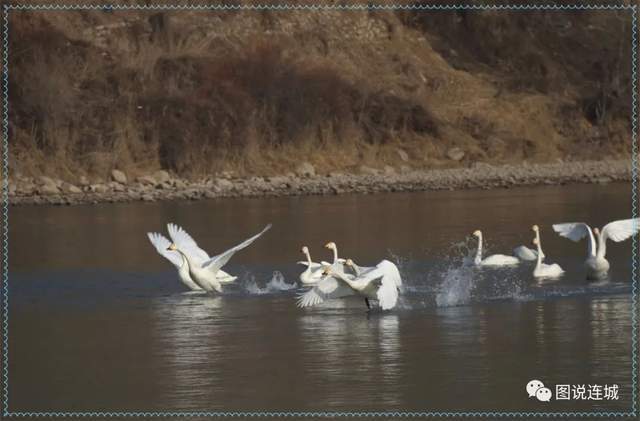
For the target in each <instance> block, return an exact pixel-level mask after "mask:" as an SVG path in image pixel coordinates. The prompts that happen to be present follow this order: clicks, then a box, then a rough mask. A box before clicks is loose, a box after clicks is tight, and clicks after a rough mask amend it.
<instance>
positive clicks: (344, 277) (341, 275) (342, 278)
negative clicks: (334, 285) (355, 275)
mask: <svg viewBox="0 0 640 421" xmlns="http://www.w3.org/2000/svg"><path fill="white" fill-rule="evenodd" d="M333 276H335V277H336V278H338V279H340V280H341V281H343V282H346V283H347V285H349V286H350V287H353V283H352V282H351V280H350V279H347V277H346V276H344V274H343V273H340V272H333Z"/></svg>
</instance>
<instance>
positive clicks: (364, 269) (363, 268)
mask: <svg viewBox="0 0 640 421" xmlns="http://www.w3.org/2000/svg"><path fill="white" fill-rule="evenodd" d="M344 264H345V266H346V267H347V268H350V269H351V271H353V274H354V275H355V276H360V275H362V274H364V273H365V272H369V271H371V270H373V269H375V268H376V267H375V266H358V265H356V264H355V262H354V261H353V259H347V260H346V261H345V263H344ZM394 266H395V265H394ZM396 269H397V267H396ZM347 275H349V274H347ZM395 279H396V281H397V282H398V283H397V285H396V286H397V287H398V288H400V287H401V286H402V278H401V277H400V276H398V277H397V278H395Z"/></svg>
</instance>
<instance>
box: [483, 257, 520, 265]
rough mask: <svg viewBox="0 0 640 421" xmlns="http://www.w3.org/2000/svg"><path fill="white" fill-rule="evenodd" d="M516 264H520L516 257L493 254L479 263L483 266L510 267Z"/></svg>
mask: <svg viewBox="0 0 640 421" xmlns="http://www.w3.org/2000/svg"><path fill="white" fill-rule="evenodd" d="M518 263H520V260H519V259H518V258H517V257H513V256H507V255H506V254H493V255H491V256H488V257H485V258H484V259H482V261H481V262H480V264H481V265H483V266H510V265H517V264H518Z"/></svg>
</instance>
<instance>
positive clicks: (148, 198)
mask: <svg viewBox="0 0 640 421" xmlns="http://www.w3.org/2000/svg"><path fill="white" fill-rule="evenodd" d="M142 200H144V201H145V202H153V201H154V200H155V198H154V197H153V195H151V194H143V195H142Z"/></svg>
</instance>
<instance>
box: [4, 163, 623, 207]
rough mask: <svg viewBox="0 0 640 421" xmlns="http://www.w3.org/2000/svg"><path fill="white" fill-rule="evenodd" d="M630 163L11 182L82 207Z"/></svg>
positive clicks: (417, 187) (604, 169)
mask: <svg viewBox="0 0 640 421" xmlns="http://www.w3.org/2000/svg"><path fill="white" fill-rule="evenodd" d="M631 177H632V169H631V161H630V160H629V161H626V160H625V161H620V160H618V161H583V162H556V163H551V164H526V163H525V164H522V165H503V166H493V165H489V164H484V163H475V164H473V165H472V166H470V167H468V168H453V169H443V170H409V169H407V168H403V169H402V170H396V169H394V168H392V167H386V168H385V169H384V170H377V169H374V168H367V167H361V168H360V173H359V174H342V173H330V174H323V175H318V174H315V171H314V169H313V166H311V165H308V164H307V165H301V166H300V167H299V168H298V170H297V172H296V173H295V174H294V173H289V174H286V175H282V176H275V177H251V178H235V177H233V175H232V174H220V175H218V176H216V177H213V176H211V177H206V178H204V179H200V180H196V181H189V180H185V179H181V178H176V177H174V176H172V175H171V174H169V173H167V172H166V171H158V172H156V173H154V174H150V175H145V176H142V177H138V178H136V179H135V180H134V181H128V180H127V177H126V175H125V174H124V173H121V172H119V171H114V172H113V173H112V181H109V182H103V183H95V184H90V183H89V182H88V180H86V179H83V178H81V180H80V183H79V185H78V186H77V185H73V184H70V183H66V182H63V181H61V180H55V179H51V178H48V177H40V178H38V179H32V178H27V177H19V178H18V179H16V180H11V181H10V183H9V203H10V204H11V205H77V204H97V203H116V202H132V201H148V202H154V201H162V200H199V199H214V198H222V197H261V196H302V195H334V194H349V193H358V194H370V193H379V192H409V191H425V190H464V189H490V188H510V187H518V186H533V185H559V184H570V183H609V182H617V181H630V180H631Z"/></svg>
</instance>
